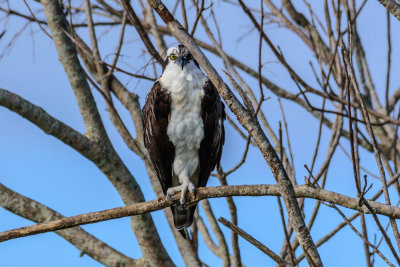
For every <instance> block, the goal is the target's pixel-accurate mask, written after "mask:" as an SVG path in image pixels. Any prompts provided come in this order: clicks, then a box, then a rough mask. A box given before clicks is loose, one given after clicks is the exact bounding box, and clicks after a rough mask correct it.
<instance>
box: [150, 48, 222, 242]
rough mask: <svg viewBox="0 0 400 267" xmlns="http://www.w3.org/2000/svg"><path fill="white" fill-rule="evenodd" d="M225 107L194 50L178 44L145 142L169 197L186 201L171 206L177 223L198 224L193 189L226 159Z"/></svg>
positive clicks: (153, 104) (158, 87)
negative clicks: (189, 199) (190, 199)
mask: <svg viewBox="0 0 400 267" xmlns="http://www.w3.org/2000/svg"><path fill="white" fill-rule="evenodd" d="M224 119H225V111H224V105H223V104H222V102H221V99H220V96H219V94H218V92H217V90H216V88H215V87H214V85H213V84H212V83H211V81H210V80H209V79H208V78H207V77H206V76H205V75H204V74H203V72H202V71H201V70H200V68H199V64H198V63H197V62H196V60H195V59H194V58H193V56H192V55H191V54H190V52H189V50H188V49H187V48H186V47H185V46H183V45H178V46H176V47H171V48H169V49H168V51H167V56H166V60H165V64H164V69H163V73H162V75H161V77H160V78H159V79H158V80H157V81H156V82H155V83H154V85H153V87H152V88H151V90H150V92H149V93H148V95H147V97H146V104H145V105H144V107H143V127H144V129H143V131H144V145H145V147H146V148H147V150H148V152H149V155H150V159H151V161H152V163H153V165H154V168H155V170H156V173H157V177H158V180H159V181H160V184H161V187H162V190H163V191H164V194H166V195H167V197H168V198H170V196H171V195H172V194H174V193H176V192H179V191H180V192H181V193H182V194H181V198H180V203H181V205H177V206H173V207H171V209H172V213H173V217H174V224H175V227H176V228H177V229H178V230H179V232H180V233H181V234H182V236H184V237H185V234H184V231H183V230H184V228H186V227H189V226H190V225H191V224H192V222H193V214H194V211H195V210H196V207H189V208H185V207H184V206H183V204H184V203H185V194H186V192H187V191H189V192H191V193H195V189H196V188H197V187H204V186H206V184H207V181H208V178H209V176H210V174H211V171H212V170H213V169H214V168H215V166H216V165H219V163H220V160H221V153H222V146H223V144H224V141H225V130H224V125H223V120H224Z"/></svg>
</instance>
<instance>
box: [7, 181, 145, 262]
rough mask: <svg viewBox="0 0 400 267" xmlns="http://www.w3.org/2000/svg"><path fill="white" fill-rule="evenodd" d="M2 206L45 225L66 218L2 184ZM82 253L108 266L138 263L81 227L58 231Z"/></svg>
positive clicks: (57, 232)
mask: <svg viewBox="0 0 400 267" xmlns="http://www.w3.org/2000/svg"><path fill="white" fill-rule="evenodd" d="M0 206H2V207H3V208H4V209H6V210H8V211H10V212H12V213H14V214H16V215H19V216H21V217H24V218H26V219H28V220H31V221H34V222H37V223H43V222H48V221H53V220H59V219H62V218H64V216H62V215H61V214H59V213H58V212H56V211H54V210H52V209H50V208H48V207H46V206H45V205H43V204H41V203H39V202H36V201H34V200H32V199H30V198H27V197H25V196H22V195H20V194H18V193H16V192H14V191H12V190H11V189H9V188H7V187H6V186H4V185H2V184H0ZM56 234H58V235H59V236H61V237H62V238H64V239H65V240H67V241H68V242H70V243H71V244H72V245H74V246H75V247H76V248H77V249H79V250H80V251H81V252H82V253H85V254H86V255H88V256H89V257H92V258H93V259H95V260H97V261H98V262H100V263H102V264H104V265H106V266H115V267H117V266H122V265H123V266H132V267H133V266H137V263H138V262H137V261H135V260H134V259H132V258H129V257H127V256H125V255H124V254H122V253H120V252H119V251H116V250H115V249H113V248H112V247H110V246H109V245H107V244H106V243H104V242H102V241H101V240H99V239H97V238H96V237H94V236H92V235H91V234H89V233H88V232H86V231H85V230H83V229H82V228H80V227H74V228H69V229H65V230H60V231H56Z"/></svg>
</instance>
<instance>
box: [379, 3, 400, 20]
mask: <svg viewBox="0 0 400 267" xmlns="http://www.w3.org/2000/svg"><path fill="white" fill-rule="evenodd" d="M378 1H379V3H381V4H382V5H383V6H384V7H386V9H387V10H388V11H389V12H390V13H392V15H393V16H395V17H396V19H398V20H400V5H399V3H397V2H396V1H395V0H378Z"/></svg>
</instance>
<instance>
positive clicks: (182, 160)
mask: <svg viewBox="0 0 400 267" xmlns="http://www.w3.org/2000/svg"><path fill="white" fill-rule="evenodd" d="M206 80H207V78H206V76H205V75H204V74H203V73H202V72H201V71H200V70H199V69H198V68H192V69H190V68H185V69H184V70H182V69H181V68H179V67H178V68H172V69H170V70H166V71H164V73H163V75H162V76H161V78H160V82H161V84H162V86H163V87H164V88H167V90H168V91H169V93H170V95H171V114H170V120H169V123H168V129H167V134H168V137H169V140H170V141H171V142H172V143H173V144H174V146H175V159H174V168H173V169H174V172H175V173H176V174H178V176H179V177H180V178H181V176H186V177H187V178H189V177H190V176H191V175H192V174H193V173H194V171H195V170H196V168H197V166H198V162H199V159H198V149H199V148H200V143H201V141H202V140H203V138H204V125H203V119H202V118H201V114H200V112H201V99H202V98H203V95H204V91H203V86H204V83H205V82H206Z"/></svg>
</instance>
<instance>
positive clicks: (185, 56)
mask: <svg viewBox="0 0 400 267" xmlns="http://www.w3.org/2000/svg"><path fill="white" fill-rule="evenodd" d="M185 66H186V68H199V64H198V63H197V62H196V60H195V59H194V58H193V56H192V54H190V52H189V50H188V49H187V48H186V47H185V46H184V45H178V46H174V47H170V48H169V49H168V50H167V56H166V59H165V66H164V68H166V67H180V68H181V69H182V70H183V68H184V67H185Z"/></svg>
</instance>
